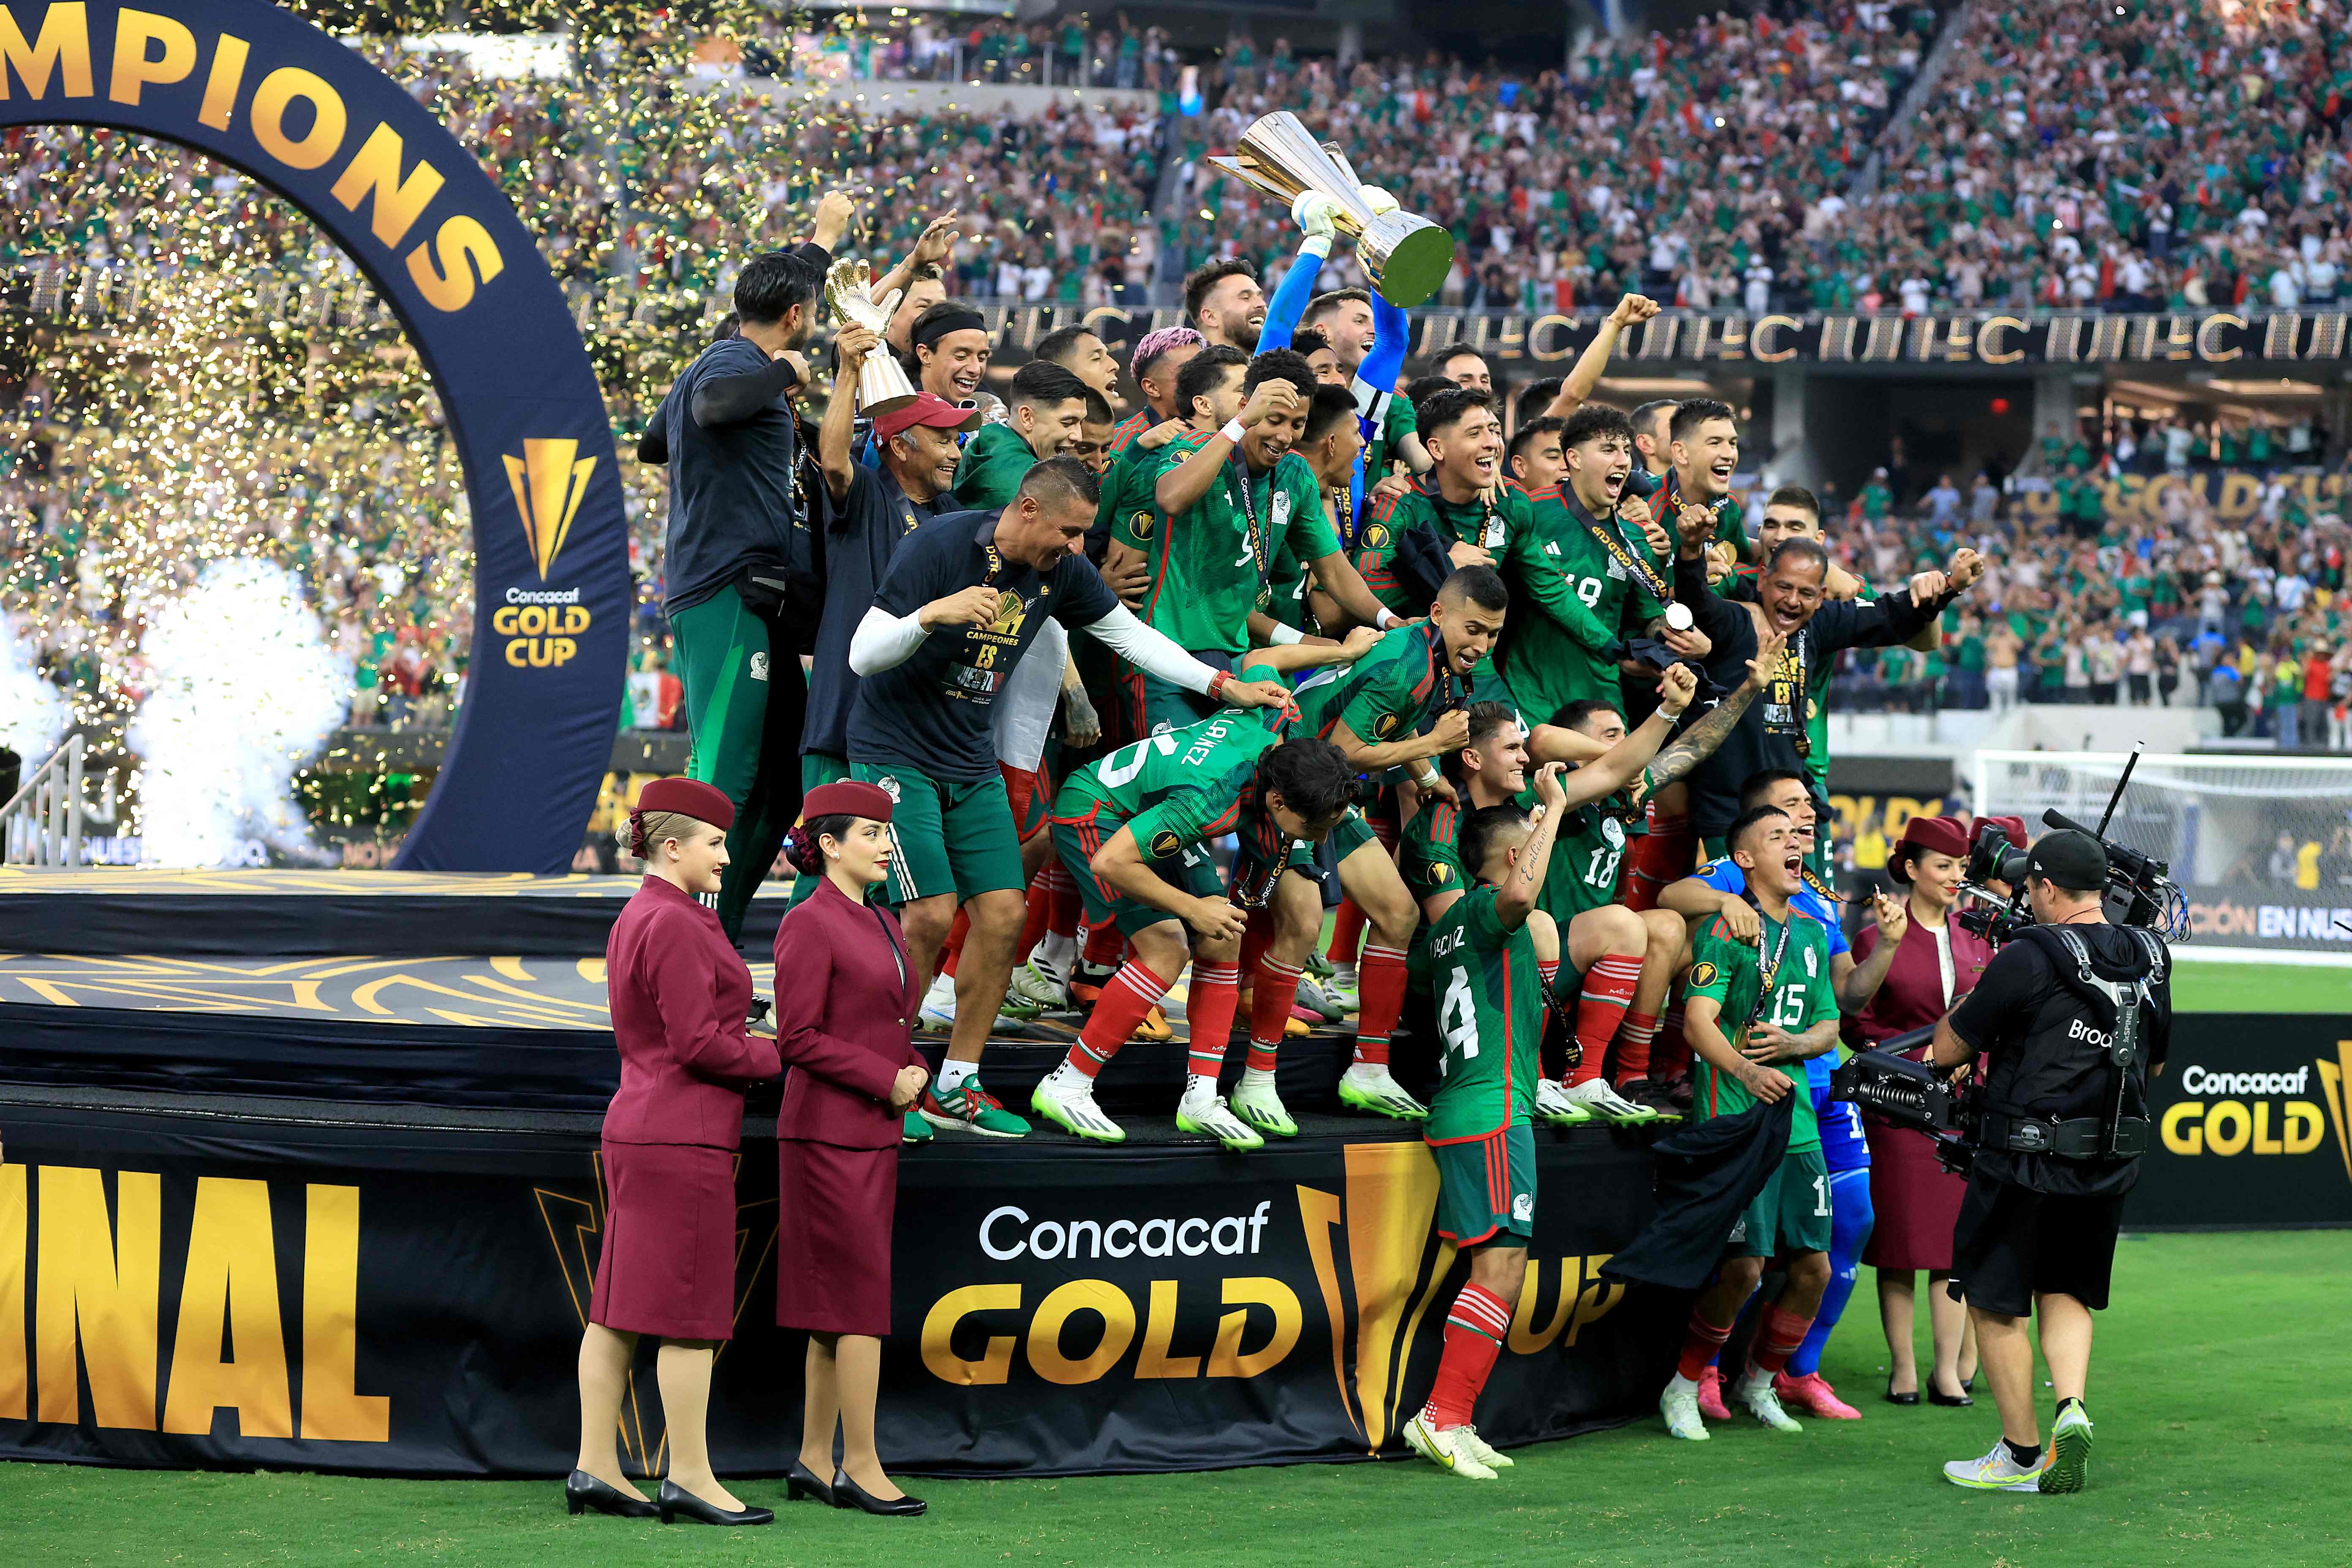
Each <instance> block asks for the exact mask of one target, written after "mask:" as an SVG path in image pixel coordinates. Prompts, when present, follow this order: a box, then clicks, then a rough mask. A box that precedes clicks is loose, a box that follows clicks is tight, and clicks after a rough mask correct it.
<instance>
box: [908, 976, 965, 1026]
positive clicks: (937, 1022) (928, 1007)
mask: <svg viewBox="0 0 2352 1568" xmlns="http://www.w3.org/2000/svg"><path fill="white" fill-rule="evenodd" d="M955 1013H956V994H955V976H954V975H952V974H938V975H934V976H932V977H931V988H930V989H929V991H926V992H924V993H923V1006H922V1010H921V1011H920V1012H919V1013H918V1014H916V1015H915V1022H916V1023H917V1025H919V1026H920V1027H921V1028H922V1030H923V1032H924V1033H926V1034H930V1035H951V1034H953V1033H955Z"/></svg>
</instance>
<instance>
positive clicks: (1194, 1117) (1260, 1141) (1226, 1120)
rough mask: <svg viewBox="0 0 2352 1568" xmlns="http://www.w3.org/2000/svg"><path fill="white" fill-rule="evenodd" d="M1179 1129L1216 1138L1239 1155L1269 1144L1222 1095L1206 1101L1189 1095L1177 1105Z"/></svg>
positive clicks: (1216, 1095) (1177, 1127)
mask: <svg viewBox="0 0 2352 1568" xmlns="http://www.w3.org/2000/svg"><path fill="white" fill-rule="evenodd" d="M1176 1131H1179V1132H1190V1133H1192V1134H1193V1135H1194V1136H1195V1137H1200V1138H1213V1139H1215V1140H1216V1141H1217V1142H1220V1143H1222V1144H1223V1145H1224V1146H1225V1147H1226V1148H1228V1149H1231V1150H1233V1151H1234V1152H1235V1153H1237V1154H1246V1153H1248V1152H1250V1151H1251V1150H1253V1149H1263V1148H1265V1139H1264V1138H1262V1137H1260V1136H1259V1135H1258V1134H1257V1133H1256V1132H1255V1131H1252V1130H1251V1128H1250V1126H1249V1124H1248V1123H1247V1122H1245V1121H1243V1120H1242V1119H1241V1118H1240V1117H1238V1116H1235V1115H1234V1112H1233V1108H1232V1107H1231V1106H1229V1105H1227V1104H1226V1103H1225V1097H1224V1096H1223V1095H1222V1094H1213V1095H1211V1096H1209V1097H1208V1098H1207V1099H1205V1100H1194V1099H1192V1097H1190V1096H1189V1095H1188V1096H1186V1097H1185V1099H1184V1100H1183V1101H1182V1102H1181V1104H1179V1105H1178V1106H1177V1107H1176Z"/></svg>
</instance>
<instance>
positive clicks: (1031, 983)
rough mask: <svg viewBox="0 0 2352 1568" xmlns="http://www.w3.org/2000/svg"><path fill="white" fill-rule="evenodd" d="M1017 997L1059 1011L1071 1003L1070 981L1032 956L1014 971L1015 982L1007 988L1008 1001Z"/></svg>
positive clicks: (1046, 1009) (1040, 1006) (1033, 1004)
mask: <svg viewBox="0 0 2352 1568" xmlns="http://www.w3.org/2000/svg"><path fill="white" fill-rule="evenodd" d="M1015 998H1017V999H1019V1000H1020V1001H1022V1002H1024V1003H1026V1004H1027V1005H1030V1006H1032V1007H1036V1008H1040V1009H1042V1010H1044V1011H1045V1012H1049V1013H1058V1012H1061V1011H1063V1010H1064V1009H1066V1007H1068V1006H1069V1005H1070V983H1069V982H1068V981H1067V980H1066V979H1064V978H1062V977H1061V976H1059V975H1056V974H1055V973H1053V972H1052V971H1051V970H1048V969H1045V968H1044V967H1042V966H1041V965H1040V964H1039V963H1038V961H1037V960H1036V959H1034V958H1032V959H1030V961H1029V962H1028V963H1024V964H1023V965H1022V966H1021V967H1020V968H1018V969H1016V970H1014V971H1013V983H1012V984H1011V985H1009V986H1007V987H1006V989H1005V999H1006V1000H1007V1001H1012V1000H1013V999H1015Z"/></svg>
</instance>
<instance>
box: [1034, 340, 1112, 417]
mask: <svg viewBox="0 0 2352 1568" xmlns="http://www.w3.org/2000/svg"><path fill="white" fill-rule="evenodd" d="M1037 357H1038V358H1039V359H1041V360H1044V361H1045V362H1046V363H1048V364H1057V365H1060V366H1061V367H1062V368H1063V369H1064V370H1066V371H1068V372H1069V373H1070V374H1072V375H1075V376H1076V377H1077V378H1078V379H1079V380H1080V381H1083V382H1085V383H1086V384H1087V386H1089V387H1091V388H1093V389H1094V391H1095V392H1096V393H1097V394H1099V395H1101V396H1102V398H1103V400H1104V401H1105V402H1107V403H1109V404H1111V405H1114V406H1116V405H1118V360H1116V359H1114V358H1112V357H1111V352H1110V349H1109V348H1108V346H1107V345H1106V344H1105V343H1104V342H1103V341H1102V339H1101V338H1100V337H1098V336H1097V335H1096V333H1095V330H1094V329H1093V328H1092V327H1063V328H1060V329H1058V330H1056V331H1050V332H1047V333H1046V334H1045V336H1044V337H1042V338H1040V339H1038V340H1037Z"/></svg>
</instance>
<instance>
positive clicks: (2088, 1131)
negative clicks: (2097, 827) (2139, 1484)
mask: <svg viewBox="0 0 2352 1568" xmlns="http://www.w3.org/2000/svg"><path fill="white" fill-rule="evenodd" d="M2022 859H2023V860H2024V862H2025V866H2024V871H2023V875H2024V879H2025V883H2026V894H2027V897H2028V899H2029V900H2031V902H2032V908H2033V918H2034V921H2036V923H2035V924H2033V925H2032V926H2028V927H2026V928H2025V929H2024V930H2022V931H2020V932H2019V933H2018V934H2017V936H2016V938H2015V939H2014V940H2012V941H2011V942H2010V943H2009V945H2008V946H2006V947H2004V948H2002V949H2001V950H2000V952H1997V953H1995V954H1994V955H1993V959H1992V962H1991V963H1989V964H1987V965H1986V966H1985V971H1984V977H1983V978H1982V979H1981V980H1979V982H1978V983H1977V988H1976V989H1975V990H1974V991H1972V992H1970V993H1969V995H1968V996H1967V997H1966V998H1965V999H1964V1000H1963V1001H1962V1002H1961V1003H1960V1004H1959V1005H1958V1006H1957V1007H1955V1008H1953V1009H1952V1011H1951V1012H1950V1013H1949V1014H1948V1015H1947V1016H1945V1018H1944V1020H1943V1021H1942V1022H1941V1023H1939V1024H1937V1026H1936V1043H1935V1055H1934V1060H1935V1062H1936V1065H1937V1067H1939V1068H1957V1067H1959V1066H1960V1065H1961V1064H1963V1063H1966V1062H1969V1061H1970V1060H1973V1059H1974V1058H1976V1057H1977V1056H1978V1054H1979V1053H1980V1052H1981V1053H1982V1054H1983V1056H1984V1058H1985V1079H1984V1092H1983V1108H1984V1120H1983V1125H1982V1128H1981V1130H1980V1131H1979V1137H1978V1142H1977V1147H1976V1163H1975V1168H1974V1169H1973V1171H1972V1172H1971V1173H1970V1174H1969V1190H1968V1194H1967V1195H1966V1196H1965V1197H1964V1198H1963V1199H1962V1200H1961V1203H1960V1217H1959V1223H1958V1226H1956V1227H1955V1228H1954V1231H1953V1235H1952V1280H1951V1285H1950V1287H1949V1289H1950V1290H1951V1293H1952V1295H1953V1296H1955V1297H1960V1296H1962V1295H1965V1296H1966V1299H1967V1300H1968V1304H1969V1315H1970V1316H1971V1317H1972V1318H1973V1319H1974V1320H1975V1322H1976V1330H1977V1350H1978V1353H1979V1357H1980V1359H1981V1362H1982V1364H1983V1368H1984V1372H1985V1375H1986V1379H1987V1381H1988V1382H1990V1384H1991V1385H1992V1393H1993V1398H1994V1399H1995V1401H1996V1402H1998V1404H1999V1405H2000V1426H2001V1438H2002V1440H2001V1441H2000V1442H1997V1443H1995V1444H1994V1445H1993V1446H1992V1451H1991V1452H1990V1453H1988V1454H1986V1455H1985V1456H1984V1457H1983V1458H1979V1459H1960V1460H1955V1461H1954V1462H1953V1463H1951V1464H1948V1465H1946V1466H1945V1467H1944V1475H1945V1478H1946V1479H1948V1480H1950V1481H1952V1482H1954V1483H1955V1484H1957V1485H1959V1486H1964V1487H1974V1488H1978V1489H1985V1490H1999V1491H2042V1492H2074V1491H2080V1490H2082V1489H2083V1477H2084V1470H2085V1468H2086V1467H2087V1461H2088V1458H2089V1455H2090V1448H2091V1418H2090V1415H2088V1414H2087V1413H2086V1412H2085V1411H2084V1408H2083V1390H2084V1384H2085V1382H2086V1381H2087V1379H2088V1377H2089V1374H2090V1366H2091V1314H2092V1313H2093V1312H2094V1311H2096V1310H2100V1309H2101V1308H2104V1307H2105V1305H2106V1304H2107V1276H2108V1271H2109V1269H2110V1268H2111V1266H2112V1265H2113V1263H2114V1261H2115V1253H2116V1229H2117V1228H2118V1226H2120V1224H2121V1222H2122V1218H2123V1205H2124V1194H2126V1193H2128V1192H2129V1191H2131V1189H2132V1187H2133V1185H2134V1184H2136V1183H2137V1181H2138V1179H2139V1166H2138V1164H2137V1158H2138V1155H2139V1154H2140V1152H2142V1151H2144V1150H2145V1149H2146V1148H2147V1142H2148V1121H2147V1069H2148V1068H2149V1067H2151V1066H2154V1067H2157V1068H2159V1069H2160V1068H2161V1067H2162V1065H2163V1062H2164V1053H2165V1045H2166V1039H2167V1036H2168V1034H2169V1032H2170V1029H2171V1025H2172V994H2171V989H2170V984H2169V973H2170V964H2169V960H2168V955H2167V954H2166V952H2165V949H2164V944H2163V942H2161V941H2160V940H2158V938H2157V936H2156V935H2155V933H2154V932H2152V931H2146V930H2143V929H2141V928H2138V927H2122V926H2112V925H2109V924H2108V923H2107V920H2106V914H2105V910H2104V909H2103V908H2102V902H2103V899H2104V895H2105V889H2106V885H2107V855H2106V850H2105V848H2104V847H2101V845H2100V842H2099V840H2098V839H2096V838H2095V837H2092V836H2091V835H2090V834H2087V833H2078V832H2073V831H2061V832H2056V833H2052V834H2048V835H2046V836H2044V837H2042V840H2041V842H2039V843H2037V844H2036V845H2034V846H2033V848H2032V851H2031V852H2030V853H2029V854H2027V855H2026V856H2024V857H2022ZM2036 1310H2039V1311H2040V1313H2041V1317H2042V1359H2043V1360H2044V1361H2045V1362H2047V1363H2049V1367H2050V1382H2051V1386H2052V1388H2053V1390H2054V1392H2055V1394H2056V1397H2057V1401H2058V1409H2057V1417H2056V1420H2055V1422H2054V1424H2053V1426H2052V1427H2051V1435H2050V1452H2049V1454H2048V1456H2047V1457H2045V1456H2044V1455H2043V1453H2042V1443H2041V1436H2040V1429H2039V1428H2038V1427H2037V1426H2036V1425H2035V1422H2034V1415H2033V1351H2032V1346H2031V1345H2029V1344H2028V1343H2027V1342H2026V1337H2025V1320H2026V1318H2027V1317H2028V1316H2030V1315H2032V1313H2033V1312H2034V1311H2036Z"/></svg>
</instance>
